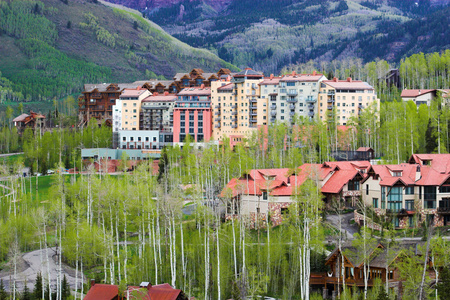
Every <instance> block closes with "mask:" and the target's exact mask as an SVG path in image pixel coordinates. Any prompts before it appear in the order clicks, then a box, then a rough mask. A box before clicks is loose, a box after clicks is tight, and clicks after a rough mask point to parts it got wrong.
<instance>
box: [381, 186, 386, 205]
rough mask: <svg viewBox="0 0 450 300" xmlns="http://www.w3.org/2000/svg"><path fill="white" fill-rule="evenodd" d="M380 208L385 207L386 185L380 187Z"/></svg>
mask: <svg viewBox="0 0 450 300" xmlns="http://www.w3.org/2000/svg"><path fill="white" fill-rule="evenodd" d="M381 208H382V209H385V208H386V187H384V186H382V187H381Z"/></svg>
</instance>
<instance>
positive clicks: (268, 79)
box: [258, 77, 281, 85]
mask: <svg viewBox="0 0 450 300" xmlns="http://www.w3.org/2000/svg"><path fill="white" fill-rule="evenodd" d="M280 79H281V77H265V78H264V80H263V81H261V82H260V83H258V84H259V85H277V84H278V83H280Z"/></svg>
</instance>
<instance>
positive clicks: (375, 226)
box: [354, 209, 382, 231]
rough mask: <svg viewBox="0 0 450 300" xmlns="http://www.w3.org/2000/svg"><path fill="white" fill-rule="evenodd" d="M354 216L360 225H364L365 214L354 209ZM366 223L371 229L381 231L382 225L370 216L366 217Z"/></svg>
mask: <svg viewBox="0 0 450 300" xmlns="http://www.w3.org/2000/svg"><path fill="white" fill-rule="evenodd" d="M354 218H355V222H356V223H357V224H358V225H359V226H362V225H363V224H364V215H362V214H360V213H358V212H357V211H356V209H355V211H354ZM365 223H366V226H367V227H368V228H370V229H375V230H379V231H381V229H382V228H381V225H380V224H377V223H375V222H373V221H372V220H371V219H370V218H368V217H366V218H365Z"/></svg>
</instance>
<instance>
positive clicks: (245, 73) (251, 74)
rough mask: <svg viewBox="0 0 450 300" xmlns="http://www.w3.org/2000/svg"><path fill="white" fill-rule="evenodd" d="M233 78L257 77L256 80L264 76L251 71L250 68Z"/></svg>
mask: <svg viewBox="0 0 450 300" xmlns="http://www.w3.org/2000/svg"><path fill="white" fill-rule="evenodd" d="M234 77H258V78H262V77H264V74H263V73H260V72H256V71H254V70H252V69H251V68H245V69H244V70H243V71H241V72H238V73H236V74H234Z"/></svg>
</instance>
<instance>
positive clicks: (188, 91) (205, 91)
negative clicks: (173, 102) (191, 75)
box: [178, 87, 211, 96]
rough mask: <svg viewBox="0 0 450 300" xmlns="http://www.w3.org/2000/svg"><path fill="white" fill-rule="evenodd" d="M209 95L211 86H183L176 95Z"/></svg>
mask: <svg viewBox="0 0 450 300" xmlns="http://www.w3.org/2000/svg"><path fill="white" fill-rule="evenodd" d="M195 95H198V96H210V95H211V88H209V87H203V88H202V87H190V88H184V89H182V90H181V91H180V92H179V93H178V96H195Z"/></svg>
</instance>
